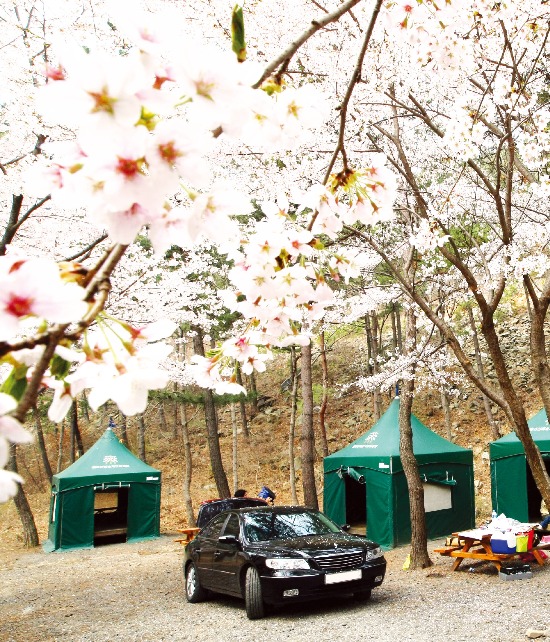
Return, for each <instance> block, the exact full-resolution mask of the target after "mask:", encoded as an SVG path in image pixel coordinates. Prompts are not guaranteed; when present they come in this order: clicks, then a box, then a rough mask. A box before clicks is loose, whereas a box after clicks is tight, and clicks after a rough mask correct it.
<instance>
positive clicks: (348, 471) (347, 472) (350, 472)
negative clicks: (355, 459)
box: [338, 466, 365, 484]
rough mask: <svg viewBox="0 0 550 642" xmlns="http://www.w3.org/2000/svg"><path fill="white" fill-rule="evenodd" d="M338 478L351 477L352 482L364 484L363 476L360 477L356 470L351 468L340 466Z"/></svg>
mask: <svg viewBox="0 0 550 642" xmlns="http://www.w3.org/2000/svg"><path fill="white" fill-rule="evenodd" d="M338 472H339V474H340V476H344V477H345V476H348V477H351V478H352V479H353V480H354V481H356V482H359V483H360V484H364V483H365V475H362V474H361V473H360V472H359V471H358V470H355V468H352V467H351V466H342V467H341V468H340V470H339V471H338Z"/></svg>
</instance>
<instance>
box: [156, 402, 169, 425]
mask: <svg viewBox="0 0 550 642" xmlns="http://www.w3.org/2000/svg"><path fill="white" fill-rule="evenodd" d="M158 413H159V427H160V429H161V431H162V432H164V431H165V430H166V429H167V428H168V425H167V423H166V412H165V411H164V399H160V400H159V410H158Z"/></svg>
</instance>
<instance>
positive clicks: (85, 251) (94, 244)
mask: <svg viewBox="0 0 550 642" xmlns="http://www.w3.org/2000/svg"><path fill="white" fill-rule="evenodd" d="M108 237H109V235H108V234H102V235H101V236H100V237H99V238H97V239H96V240H95V241H93V242H92V243H90V244H89V245H87V246H86V247H85V248H84V249H83V250H80V252H77V253H76V254H73V255H72V256H68V257H67V259H66V260H67V261H76V259H79V258H80V257H82V256H85V255H86V254H88V253H89V252H91V251H92V250H93V249H94V248H95V247H97V246H98V245H99V244H100V243H102V242H103V241H104V240H105V239H106V238H108Z"/></svg>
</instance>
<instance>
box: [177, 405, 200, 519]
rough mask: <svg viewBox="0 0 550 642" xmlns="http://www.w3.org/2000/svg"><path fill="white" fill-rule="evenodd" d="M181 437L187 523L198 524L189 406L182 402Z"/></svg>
mask: <svg viewBox="0 0 550 642" xmlns="http://www.w3.org/2000/svg"><path fill="white" fill-rule="evenodd" d="M180 408H181V439H182V441H183V453H184V462H185V467H184V471H183V503H184V504H185V512H186V513H187V523H188V524H189V525H190V526H196V523H197V522H196V520H195V514H194V511H193V501H192V499H191V479H192V477H193V456H192V454H191V442H190V440H189V428H188V421H187V406H186V405H185V404H181V406H180Z"/></svg>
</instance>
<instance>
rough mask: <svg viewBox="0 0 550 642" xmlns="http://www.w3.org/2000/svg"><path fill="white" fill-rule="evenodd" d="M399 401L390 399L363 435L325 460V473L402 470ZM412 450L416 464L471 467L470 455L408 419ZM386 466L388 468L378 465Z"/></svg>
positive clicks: (414, 420) (412, 417) (415, 418)
mask: <svg viewBox="0 0 550 642" xmlns="http://www.w3.org/2000/svg"><path fill="white" fill-rule="evenodd" d="M399 405H400V404H399V398H396V399H394V400H393V401H392V402H391V404H390V406H389V407H388V409H387V410H386V412H385V413H384V414H383V415H382V417H380V419H379V420H378V421H377V422H376V423H375V424H374V426H373V427H372V428H371V429H370V430H368V431H367V432H366V433H365V434H364V435H362V436H361V437H359V438H358V439H356V440H355V441H353V442H352V443H351V444H349V445H348V446H346V447H345V448H342V450H339V451H338V452H335V453H333V454H332V455H329V456H328V457H325V472H327V470H335V469H337V468H338V467H340V466H355V467H357V465H360V466H361V467H362V468H370V469H372V470H377V471H380V472H385V473H387V474H392V473H394V472H398V471H400V470H403V467H402V465H401V459H400V457H399ZM411 426H412V432H413V450H414V456H415V457H416V461H417V462H418V464H419V465H420V464H431V463H445V462H447V461H449V457H450V456H451V458H452V461H453V462H456V463H464V464H471V463H472V451H471V450H468V449H467V448H462V446H458V445H457V444H453V443H452V442H450V441H448V440H447V439H444V438H443V437H440V436H439V435H438V434H436V433H435V432H433V430H430V429H429V428H428V427H427V426H425V425H424V424H423V423H422V422H421V421H420V420H419V419H418V418H417V417H416V416H415V415H411ZM381 463H383V464H388V466H389V468H386V467H385V466H381V465H380V464H381Z"/></svg>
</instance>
